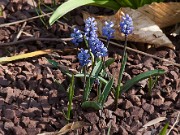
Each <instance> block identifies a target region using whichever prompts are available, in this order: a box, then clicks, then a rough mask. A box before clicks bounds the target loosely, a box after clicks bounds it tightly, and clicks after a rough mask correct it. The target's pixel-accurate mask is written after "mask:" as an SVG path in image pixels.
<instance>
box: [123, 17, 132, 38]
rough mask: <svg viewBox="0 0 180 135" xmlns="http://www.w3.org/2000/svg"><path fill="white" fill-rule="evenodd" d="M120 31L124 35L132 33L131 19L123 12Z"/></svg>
mask: <svg viewBox="0 0 180 135" xmlns="http://www.w3.org/2000/svg"><path fill="white" fill-rule="evenodd" d="M120 27H121V32H122V33H124V34H125V36H128V35H129V34H131V33H132V31H133V29H134V27H133V21H132V18H131V17H130V16H129V15H128V14H125V15H124V16H122V21H121V22H120Z"/></svg>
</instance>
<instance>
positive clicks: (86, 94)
mask: <svg viewBox="0 0 180 135" xmlns="http://www.w3.org/2000/svg"><path fill="white" fill-rule="evenodd" d="M95 79H96V78H91V77H89V78H88V80H87V82H86V86H85V90H84V95H83V101H87V100H88V97H89V94H90V92H91V89H92V86H93V83H94V81H95Z"/></svg>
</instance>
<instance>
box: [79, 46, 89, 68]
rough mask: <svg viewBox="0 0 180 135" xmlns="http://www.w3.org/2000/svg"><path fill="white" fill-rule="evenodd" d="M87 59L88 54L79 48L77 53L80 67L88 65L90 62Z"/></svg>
mask: <svg viewBox="0 0 180 135" xmlns="http://www.w3.org/2000/svg"><path fill="white" fill-rule="evenodd" d="M89 58H90V54H89V53H88V50H84V49H83V48H81V50H80V53H78V59H79V63H80V65H81V66H82V67H83V66H86V65H87V64H88V63H90V62H91V60H89Z"/></svg>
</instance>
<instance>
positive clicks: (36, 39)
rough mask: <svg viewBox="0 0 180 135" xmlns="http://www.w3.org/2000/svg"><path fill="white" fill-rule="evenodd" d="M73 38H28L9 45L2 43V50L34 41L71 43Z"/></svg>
mask: <svg viewBox="0 0 180 135" xmlns="http://www.w3.org/2000/svg"><path fill="white" fill-rule="evenodd" d="M70 40H72V38H27V39H23V40H19V41H15V42H8V43H0V48H2V47H7V46H11V45H16V44H22V43H26V42H32V41H56V42H66V41H70Z"/></svg>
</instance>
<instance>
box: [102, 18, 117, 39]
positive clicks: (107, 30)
mask: <svg viewBox="0 0 180 135" xmlns="http://www.w3.org/2000/svg"><path fill="white" fill-rule="evenodd" d="M113 26H114V23H113V22H112V21H110V22H107V21H105V26H104V27H103V28H102V35H103V36H105V37H106V38H107V40H108V41H109V40H110V39H111V38H113V37H114V32H115V30H114V29H113V28H112V27H113Z"/></svg>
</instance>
